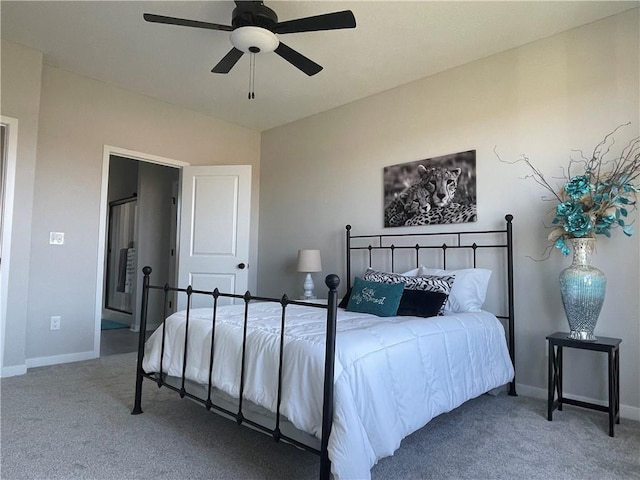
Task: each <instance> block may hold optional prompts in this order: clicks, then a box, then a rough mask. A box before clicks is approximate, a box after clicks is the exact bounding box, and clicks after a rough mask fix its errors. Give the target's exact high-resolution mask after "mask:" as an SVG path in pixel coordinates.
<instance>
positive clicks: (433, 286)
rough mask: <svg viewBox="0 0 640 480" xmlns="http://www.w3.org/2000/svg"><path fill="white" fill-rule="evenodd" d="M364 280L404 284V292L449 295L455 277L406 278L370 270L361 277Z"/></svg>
mask: <svg viewBox="0 0 640 480" xmlns="http://www.w3.org/2000/svg"><path fill="white" fill-rule="evenodd" d="M362 278H363V279H364V280H368V281H370V282H382V283H404V284H405V285H404V288H405V289H406V290H423V291H427V292H439V293H444V294H446V295H449V293H451V288H452V287H453V282H454V280H455V277H454V276H453V275H422V276H419V277H407V276H404V275H400V274H398V273H387V272H379V271H377V270H374V269H372V268H367V271H366V272H365V273H364V275H363V276H362Z"/></svg>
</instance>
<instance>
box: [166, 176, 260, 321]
mask: <svg viewBox="0 0 640 480" xmlns="http://www.w3.org/2000/svg"><path fill="white" fill-rule="evenodd" d="M250 214H251V166H250V165H232V166H207V167H183V168H182V195H181V207H180V236H179V247H178V248H179V253H178V285H179V286H180V287H186V286H187V285H191V287H192V288H193V289H195V290H205V291H213V290H214V289H215V288H218V290H219V291H220V292H223V293H239V294H244V293H245V292H246V290H247V286H248V273H247V270H248V268H249V226H250ZM198 297H200V296H198V295H196V296H194V297H193V298H192V307H193V308H197V307H199V306H211V300H208V299H207V301H204V299H201V298H198ZM223 300H227V299H221V300H220V301H219V302H220V304H228V303H231V302H229V300H227V301H226V302H224V301H223ZM177 304H178V309H179V310H180V309H184V308H186V296H185V295H184V294H181V295H178V300H177Z"/></svg>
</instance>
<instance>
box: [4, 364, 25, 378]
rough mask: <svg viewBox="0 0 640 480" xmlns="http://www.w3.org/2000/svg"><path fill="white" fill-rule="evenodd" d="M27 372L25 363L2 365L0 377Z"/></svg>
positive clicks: (15, 375)
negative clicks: (9, 365)
mask: <svg viewBox="0 0 640 480" xmlns="http://www.w3.org/2000/svg"><path fill="white" fill-rule="evenodd" d="M25 373H27V366H26V365H13V366H11V367H2V371H1V372H0V378H7V377H17V376H18V375H24V374H25Z"/></svg>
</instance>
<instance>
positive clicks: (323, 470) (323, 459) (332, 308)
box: [131, 266, 340, 480]
mask: <svg viewBox="0 0 640 480" xmlns="http://www.w3.org/2000/svg"><path fill="white" fill-rule="evenodd" d="M142 271H143V273H144V280H143V291H142V292H143V293H142V295H143V297H142V309H141V316H140V336H139V339H138V363H137V372H136V392H135V403H134V407H133V411H132V412H131V413H132V414H133V415H138V414H141V413H142V381H143V380H144V379H145V378H147V379H149V380H152V381H153V382H154V383H156V384H157V385H158V387H166V388H169V389H170V390H173V391H175V392H177V393H179V394H180V397H181V398H184V397H187V398H190V399H192V400H195V401H197V402H199V403H202V404H203V405H204V406H205V407H206V409H207V410H211V409H213V410H215V411H218V412H220V413H223V414H225V415H227V416H229V417H232V418H234V419H235V421H236V422H237V423H238V425H241V424H246V425H249V426H251V427H253V428H255V429H257V430H260V431H262V432H264V433H267V434H270V435H271V436H272V437H273V439H274V440H275V441H276V442H278V441H280V440H285V441H287V442H289V443H291V444H293V445H295V446H297V447H299V448H302V449H304V450H307V451H310V452H312V453H315V454H317V455H319V456H320V479H321V480H328V479H329V477H330V473H331V461H330V460H329V454H328V445H329V435H330V433H331V426H332V419H333V381H334V367H335V342H336V319H337V307H338V285H339V283H340V279H339V277H338V276H337V275H328V276H327V277H326V279H325V283H326V285H327V287H328V289H329V291H328V300H327V305H320V304H317V303H308V302H303V301H295V300H289V298H288V297H287V296H286V295H284V296H283V297H282V298H281V299H274V298H266V297H256V296H252V295H251V294H250V293H249V292H247V293H245V294H244V295H238V294H229V293H221V292H219V291H218V289H217V288H216V289H215V290H214V291H212V292H207V291H202V290H194V289H193V288H191V286H189V287H187V288H173V287H169V285H164V286H162V287H160V286H154V285H150V275H151V267H148V266H147V267H144V268H143V269H142ZM150 290H163V291H164V300H165V301H164V305H165V307H164V316H163V319H164V318H166V317H167V316H168V315H167V314H168V305H169V293H170V292H182V293H185V294H186V295H187V309H186V323H185V330H186V331H185V340H184V358H183V368H182V376H181V377H180V379H179V380H180V387H176V386H174V385H171V384H169V383H166V382H165V379H166V372H164V371H163V363H162V361H163V357H164V347H165V343H164V342H165V330H164V329H165V328H166V327H165V323H163V324H162V327H161V328H162V329H163V331H162V347H161V354H160V371H159V372H155V373H147V372H145V371H144V370H143V368H142V364H143V359H144V346H145V340H146V327H147V313H148V302H149V291H150ZM193 295H205V296H209V297H211V298H212V299H213V309H212V319H211V321H212V332H211V351H210V357H209V384H208V388H207V392H208V395H207V398H201V397H199V396H197V395H194V394H193V393H190V392H188V391H187V388H186V382H187V379H186V378H185V372H186V366H187V356H188V353H189V352H188V349H187V344H188V341H187V339H188V333H189V312H190V310H191V299H192V296H193ZM219 298H233V299H242V300H243V301H244V328H243V341H242V355H241V362H242V364H241V369H240V395H239V398H238V409H237V411H235V412H233V411H230V410H228V409H227V408H225V407H223V406H220V405H216V404H215V403H214V401H213V400H212V397H211V392H212V390H213V388H214V385H213V384H212V377H213V374H212V372H213V365H214V360H215V361H219V360H218V359H217V358H214V357H215V352H214V340H215V328H216V316H217V311H218V299H219ZM252 301H267V302H274V303H280V305H281V306H282V319H281V324H280V350H279V361H278V389H277V405H276V412H274V413H275V428H270V427H268V426H266V425H263V424H261V423H259V422H256V421H253V420H250V419H248V418H246V417H245V415H244V414H243V400H244V399H243V393H244V382H245V378H244V375H245V370H246V368H245V367H246V364H245V361H246V355H245V354H246V347H247V327H248V320H249V319H248V312H249V303H250V302H252ZM288 305H305V306H310V307H315V308H322V309H326V310H327V333H326V350H325V372H324V392H323V403H322V437H321V439H320V450H318V449H317V448H314V447H313V446H311V445H306V444H304V443H302V442H300V441H298V440H296V439H294V438H291V437H290V436H287V435H285V434H283V433H282V432H281V430H280V419H281V415H280V403H281V399H282V374H283V358H284V334H285V321H286V308H287V306H288Z"/></svg>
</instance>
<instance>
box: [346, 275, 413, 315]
mask: <svg viewBox="0 0 640 480" xmlns="http://www.w3.org/2000/svg"><path fill="white" fill-rule="evenodd" d="M403 291H404V283H393V284H390V283H380V282H370V281H368V280H363V279H362V278H360V277H356V278H355V281H354V282H353V289H352V290H351V296H350V297H349V303H348V304H347V310H348V311H350V312H360V313H371V314H372V315H377V316H379V317H393V316H395V315H396V313H397V311H398V305H400V299H401V298H402V292H403Z"/></svg>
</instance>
